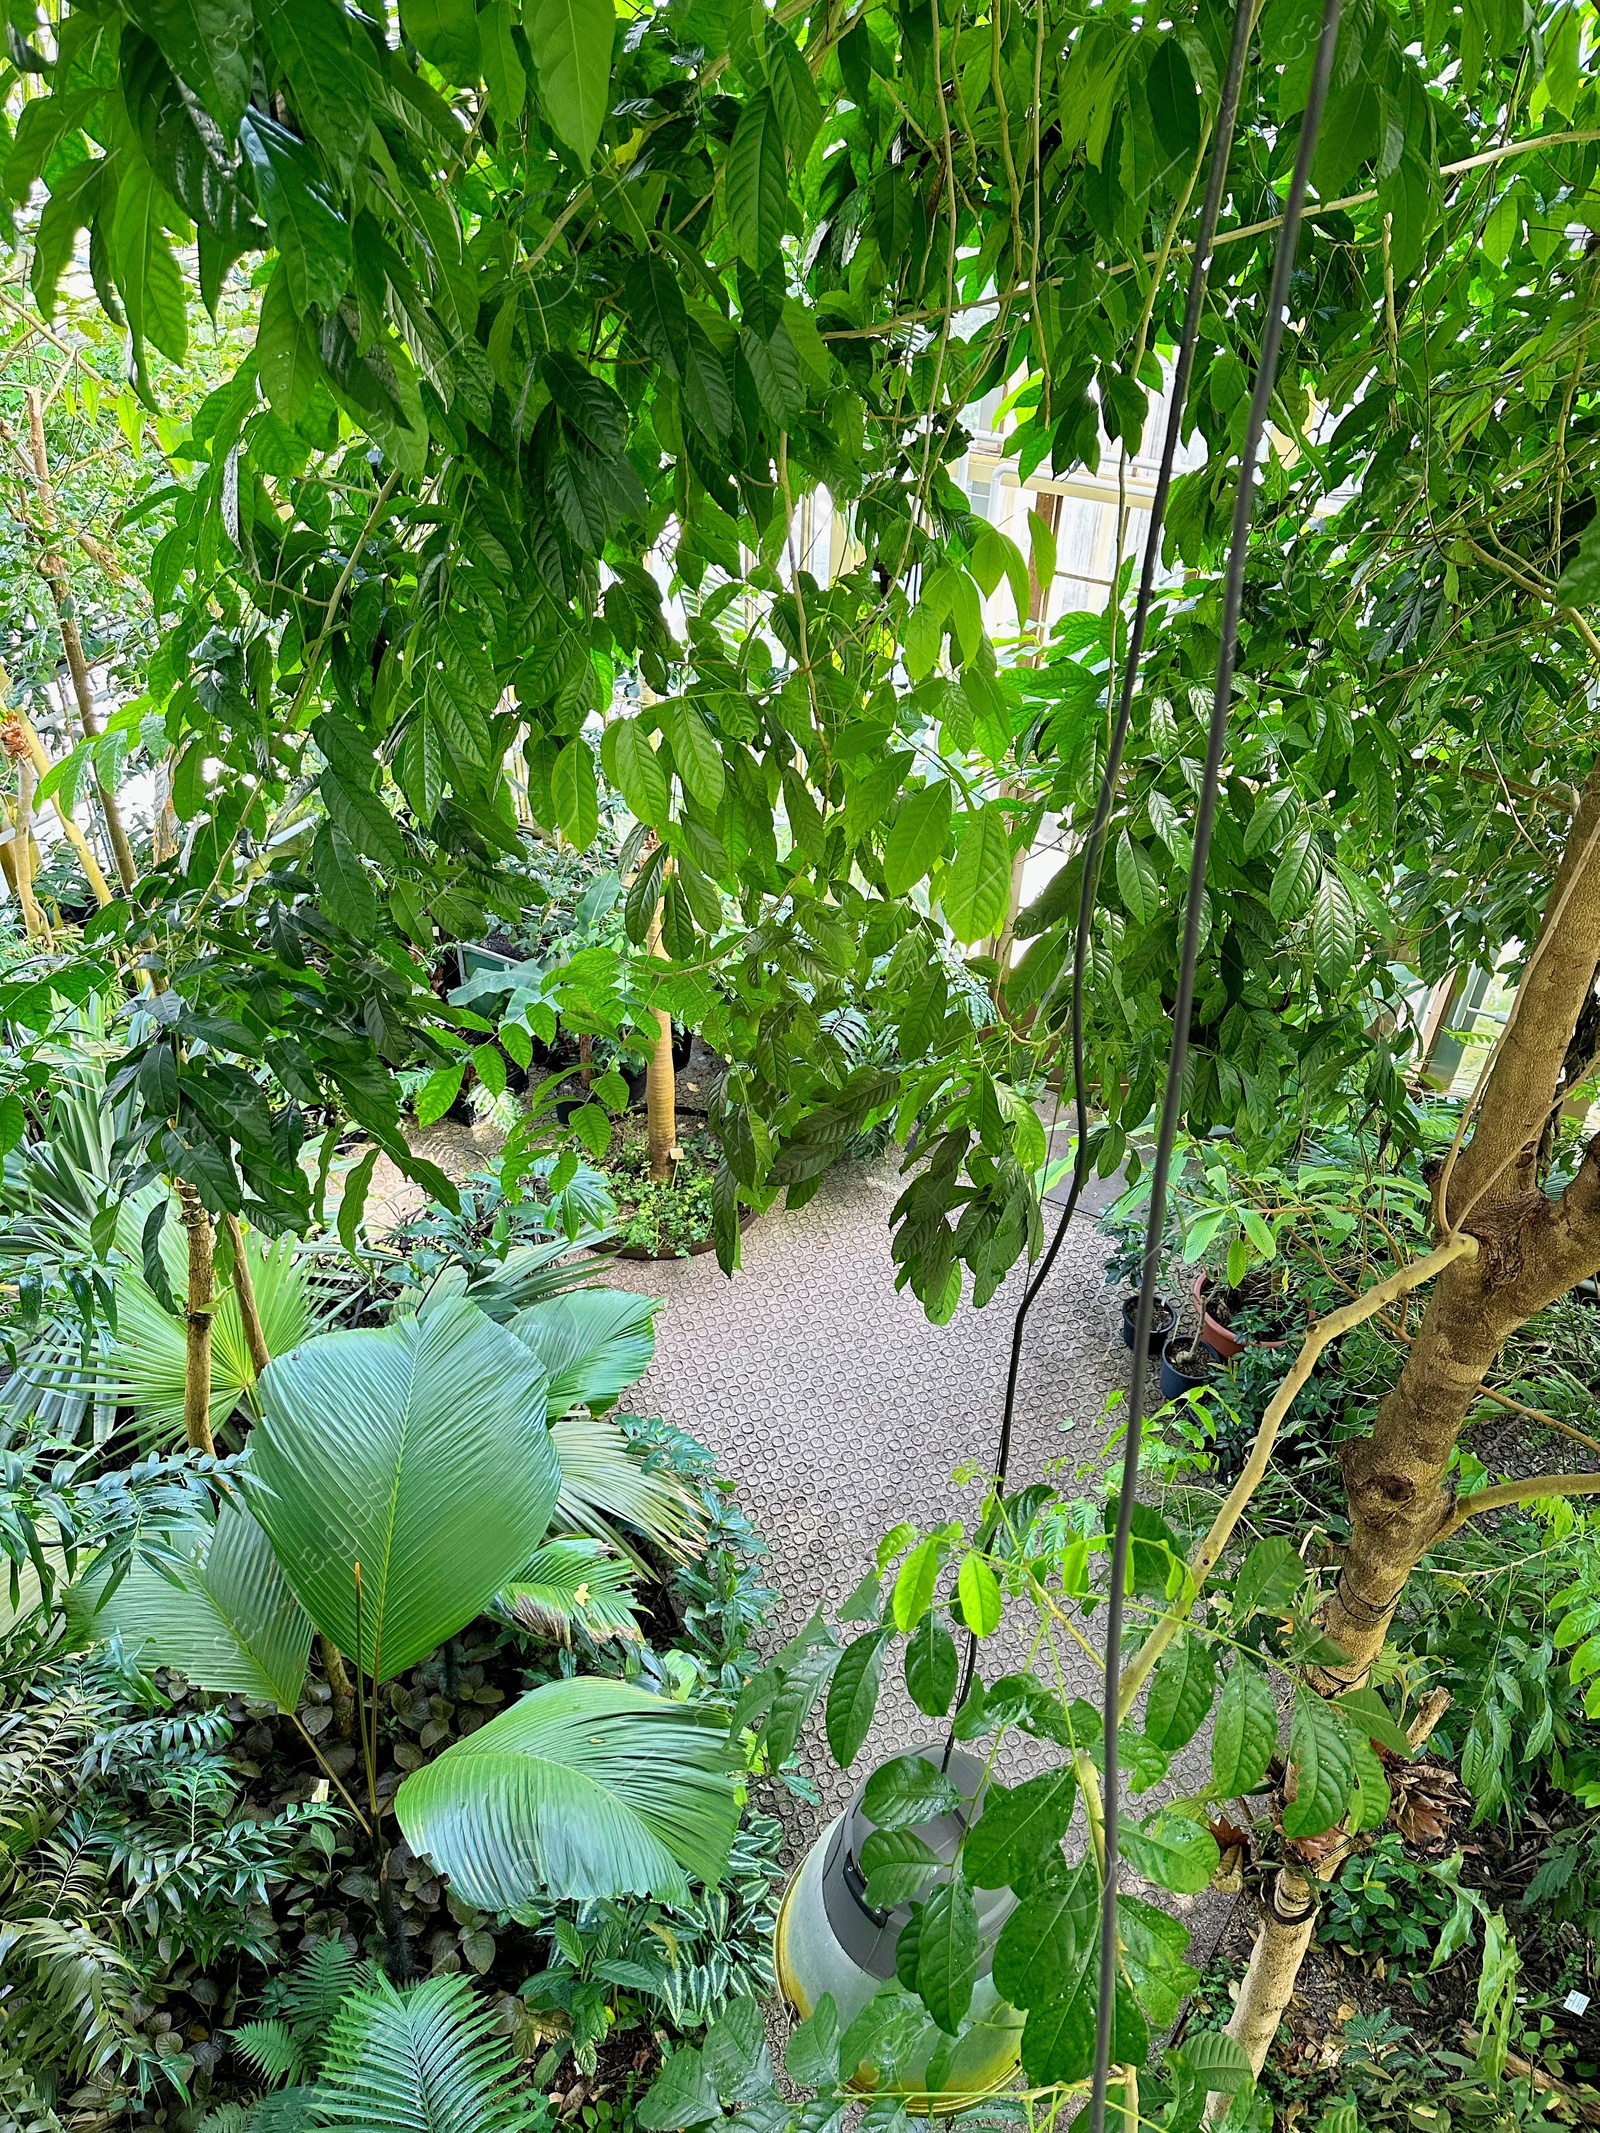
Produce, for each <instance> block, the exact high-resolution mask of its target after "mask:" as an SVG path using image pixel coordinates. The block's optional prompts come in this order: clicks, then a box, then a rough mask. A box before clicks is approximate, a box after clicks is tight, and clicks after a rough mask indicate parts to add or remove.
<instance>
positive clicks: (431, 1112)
mask: <svg viewBox="0 0 1600 2133" xmlns="http://www.w3.org/2000/svg"><path fill="white" fill-rule="evenodd" d="M465 1073H466V1068H465V1066H463V1065H462V1064H461V1063H460V1062H459V1061H458V1062H457V1063H456V1064H455V1065H454V1066H442V1067H435V1068H434V1070H433V1072H432V1073H431V1074H430V1075H429V1076H428V1078H427V1080H426V1081H425V1082H424V1083H423V1085H422V1087H421V1088H420V1089H419V1090H418V1091H417V1099H416V1108H417V1124H418V1125H419V1126H436V1125H437V1124H438V1123H439V1121H440V1119H441V1118H443V1117H444V1115H445V1113H446V1111H448V1110H449V1108H450V1106H451V1105H452V1104H453V1103H454V1102H455V1100H456V1098H457V1097H458V1096H459V1095H460V1094H461V1080H462V1076H463V1075H464V1074H465Z"/></svg>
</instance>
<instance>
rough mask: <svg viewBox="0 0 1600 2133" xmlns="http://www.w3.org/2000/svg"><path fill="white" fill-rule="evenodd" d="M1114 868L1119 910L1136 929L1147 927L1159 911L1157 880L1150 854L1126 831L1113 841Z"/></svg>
mask: <svg viewBox="0 0 1600 2133" xmlns="http://www.w3.org/2000/svg"><path fill="white" fill-rule="evenodd" d="M1116 868H1117V888H1118V890H1119V891H1120V892H1121V896H1122V903H1123V908H1124V909H1125V910H1126V912H1127V914H1128V916H1129V917H1130V918H1131V919H1132V920H1133V922H1134V924H1135V925H1136V926H1148V925H1149V924H1150V923H1151V921H1152V920H1153V919H1155V918H1156V916H1157V915H1158V914H1159V912H1160V910H1161V879H1160V876H1159V875H1158V874H1157V873H1156V870H1155V863H1154V861H1153V860H1152V859H1151V857H1150V854H1149V853H1148V852H1147V851H1146V850H1145V848H1144V846H1143V845H1142V844H1135V843H1134V841H1133V839H1132V838H1131V837H1130V836H1129V835H1128V832H1127V831H1126V830H1124V831H1123V832H1122V833H1121V835H1120V836H1119V837H1118V838H1117V852H1116Z"/></svg>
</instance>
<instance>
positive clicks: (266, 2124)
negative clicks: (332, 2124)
mask: <svg viewBox="0 0 1600 2133" xmlns="http://www.w3.org/2000/svg"><path fill="white" fill-rule="evenodd" d="M316 2104H317V2091H316V2090H315V2089H312V2088H297V2089H274V2090H273V2091H272V2092H271V2094H270V2095H267V2096H261V2097H258V2098H257V2100H256V2104H255V2108H254V2109H253V2110H252V2111H251V2113H250V2133H312V2128H313V2127H314V2126H315V2125H316V2123H317V2120H316V2117H315V2111H316Z"/></svg>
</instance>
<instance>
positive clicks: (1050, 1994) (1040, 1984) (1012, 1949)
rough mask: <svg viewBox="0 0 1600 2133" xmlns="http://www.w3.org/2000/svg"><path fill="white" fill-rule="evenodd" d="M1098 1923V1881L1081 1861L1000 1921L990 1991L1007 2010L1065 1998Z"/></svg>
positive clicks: (1092, 1945) (1090, 1865)
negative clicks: (1007, 2007)
mask: <svg viewBox="0 0 1600 2133" xmlns="http://www.w3.org/2000/svg"><path fill="white" fill-rule="evenodd" d="M1019 1789H1020V1788H1019ZM1099 1919H1100V1877H1099V1875H1098V1874H1097V1872H1096V1871H1095V1866H1094V1862H1093V1860H1092V1859H1082V1860H1080V1861H1079V1862H1078V1864H1077V1865H1076V1866H1075V1867H1074V1868H1073V1869H1072V1870H1071V1872H1070V1873H1068V1874H1066V1875H1065V1876H1062V1877H1058V1878H1055V1879H1052V1880H1050V1881H1049V1882H1047V1883H1046V1884H1045V1886H1044V1887H1043V1888H1041V1889H1040V1890H1039V1891H1038V1893H1037V1894H1035V1895H1030V1896H1026V1897H1024V1898H1023V1900H1022V1902H1021V1903H1020V1904H1019V1905H1018V1906H1017V1908H1016V1909H1015V1910H1014V1911H1013V1912H1012V1914H1011V1916H1010V1917H1009V1918H1008V1919H1007V1920H1006V1922H1005V1924H1004V1926H1003V1927H1002V1928H1001V1931H1000V1939H999V1941H998V1943H997V1944H996V1947H995V1951H994V1982H995V1990H996V1991H997V1992H998V1993H999V1994H1000V1995H1001V1997H1002V1998H1004V1999H1007V2000H1009V2001H1010V2002H1011V2005H1012V2006H1013V2007H1044V2006H1047V2005H1048V2004H1049V2002H1050V2001H1052V2000H1061V1999H1069V1998H1070V1997H1071V1995H1072V1993H1073V1991H1074V1989H1075V1987H1076V1984H1077V1980H1078V1977H1079V1974H1080V1973H1081V1971H1082V1970H1083V1968H1084V1966H1085V1964H1087V1963H1089V1962H1090V1961H1091V1959H1092V1957H1093V1955H1094V1952H1095V1951H1096V1950H1097V1948H1098V1944H1099Z"/></svg>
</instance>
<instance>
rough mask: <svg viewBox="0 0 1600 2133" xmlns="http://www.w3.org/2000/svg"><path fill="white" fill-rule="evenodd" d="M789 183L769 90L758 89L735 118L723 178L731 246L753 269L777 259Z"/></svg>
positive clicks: (778, 121) (777, 118) (780, 132)
mask: <svg viewBox="0 0 1600 2133" xmlns="http://www.w3.org/2000/svg"><path fill="white" fill-rule="evenodd" d="M788 183H789V181H788V171H787V169H786V167H785V164H784V155H783V125H782V122H781V120H780V119H779V117H778V112H777V107H776V106H775V104H774V103H773V101H772V95H771V92H770V91H769V90H766V89H762V90H760V91H759V92H758V93H757V94H756V95H754V96H752V97H751V98H750V99H749V101H748V102H747V103H746V105H745V107H744V109H743V111H742V112H741V113H740V114H739V123H738V125H737V126H736V127H735V128H734V132H733V141H732V144H731V146H730V147H729V149H728V158H727V161H726V163H725V164H724V165H723V174H722V192H723V203H724V206H725V208H726V211H727V216H728V228H729V230H730V231H731V232H732V235H733V242H734V248H735V250H736V251H737V252H738V254H739V257H740V258H741V259H742V260H744V261H746V263H747V264H748V265H750V266H752V267H764V266H765V265H766V264H767V262H768V260H770V259H776V258H777V256H778V242H779V239H780V238H781V237H782V236H783V221H784V210H785V208H786V207H787V205H788Z"/></svg>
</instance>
